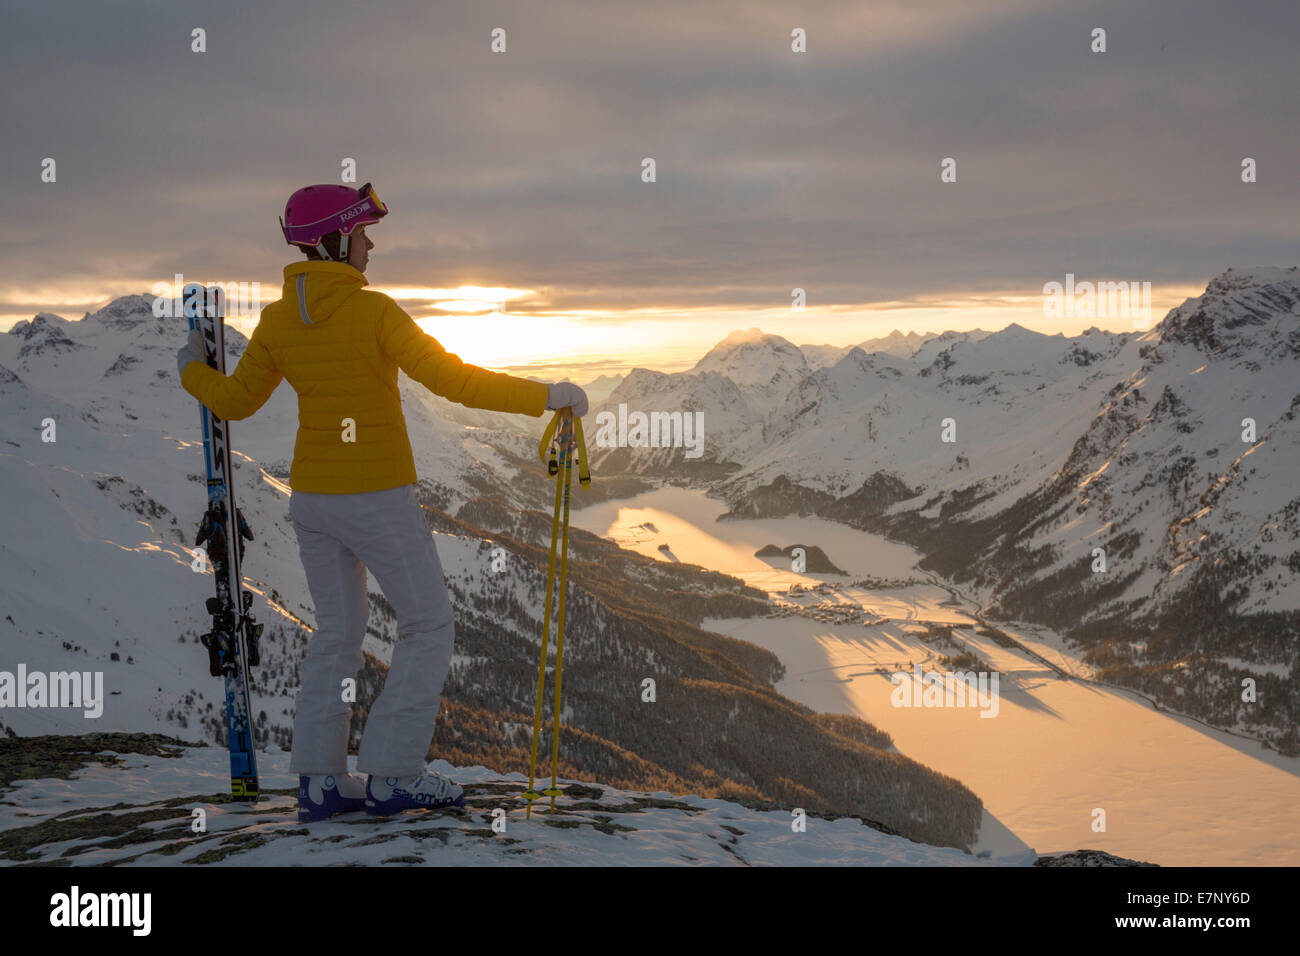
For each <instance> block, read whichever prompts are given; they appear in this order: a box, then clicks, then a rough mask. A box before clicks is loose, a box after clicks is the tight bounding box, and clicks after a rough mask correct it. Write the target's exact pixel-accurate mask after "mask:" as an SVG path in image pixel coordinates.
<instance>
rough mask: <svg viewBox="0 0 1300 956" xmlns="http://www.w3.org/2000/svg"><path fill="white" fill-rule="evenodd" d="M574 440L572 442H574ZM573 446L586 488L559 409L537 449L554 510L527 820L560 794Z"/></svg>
mask: <svg viewBox="0 0 1300 956" xmlns="http://www.w3.org/2000/svg"><path fill="white" fill-rule="evenodd" d="M557 426H558V427H559V436H558V439H559V442H558V444H559V445H560V458H561V461H563V463H564V467H563V469H562V470H563V476H562V478H563V480H561V474H560V472H561V468H560V467H559V465H558V463H557V462H556V460H555V446H554V444H552V438H554V437H556V429H557ZM575 439H576V441H575ZM575 444H576V447H577V451H578V481H579V483H580V484H581V485H582V486H583V487H584V488H585V487H587V486H588V485H590V484H591V473H590V471H589V469H588V466H587V443H586V441H585V439H584V437H583V434H582V419H580V418H576V417H574V416H573V414H572V412H571V410H570V409H568V408H563V409H560V410H559V411H557V412H556V413H555V417H554V418H552V419H551V423H550V425H548V426H547V428H546V432H545V434H543V435H542V440H541V442H540V443H539V444H538V446H537V454H538V457H539V458H541V459H542V461H547V456H546V452H547V448H548V446H549V448H550V453H551V454H550V461H549V462H548V464H547V473H548V474H549V475H551V476H553V477H555V479H556V482H555V509H554V514H553V515H552V518H551V555H550V561H549V564H548V566H547V571H546V605H545V611H544V620H543V622H542V624H543V627H542V646H541V658H540V660H539V661H538V665H537V705H536V708H535V709H534V711H533V742H532V754H531V756H530V759H529V765H528V790H527V791H526V792H525V793H524V794H523V798H524V800H526V801H528V810H527V814H526V816H528V817H531V816H532V809H533V803H532V802H533V801H534V800H537V799H540V798H541V797H543V796H548V795H549V796H550V798H551V812H552V813H554V812H555V797H556V796H557V795H558V794H559V793H560V790H559V789H558V788H557V787H556V782H557V780H556V778H557V773H558V768H559V746H560V745H559V740H560V736H559V735H560V713H561V711H560V688H561V681H562V679H563V666H564V607H565V594H566V590H567V586H568V545H569V489H570V486H571V478H570V476H571V474H572V467H573V454H572V452H573V448H574V446H575ZM561 508H563V526H564V530H563V537H562V538H561V533H560V523H561V520H560V519H561ZM557 539H559V540H560V541H561V542H562V543H561V549H560V606H559V617H558V619H557V621H556V661H555V707H554V710H553V715H552V731H553V736H552V747H551V786H550V788H549V789H547V790H544V791H542V792H541V793H538V792H537V790H536V789H535V781H536V777H537V744H538V739H539V737H540V735H541V725H542V697H543V695H544V694H545V691H546V651H547V648H548V644H549V638H550V633H551V609H552V607H553V606H554V594H555V547H556V543H557Z"/></svg>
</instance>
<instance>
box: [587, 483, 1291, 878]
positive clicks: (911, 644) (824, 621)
mask: <svg viewBox="0 0 1300 956" xmlns="http://www.w3.org/2000/svg"><path fill="white" fill-rule="evenodd" d="M722 510H723V506H722V504H721V503H720V502H718V501H716V500H714V499H710V498H706V497H705V496H704V494H703V493H702V492H696V491H687V490H684V489H679V488H665V489H660V490H658V491H655V492H651V493H649V494H646V495H642V496H639V497H638V498H636V499H633V500H631V501H623V502H610V503H607V504H604V505H598V506H593V507H591V508H588V509H584V510H583V511H581V512H575V515H574V518H573V519H572V520H573V522H574V523H575V524H578V525H579V526H581V527H583V528H585V529H587V530H589V531H593V532H595V533H598V534H603V535H607V536H609V537H613V538H615V539H617V540H620V543H623V544H624V545H625V546H628V547H635V548H636V549H637V550H640V551H642V553H645V554H650V555H656V554H658V551H657V548H658V545H659V544H661V543H664V542H667V543H668V544H670V546H671V549H672V551H673V554H674V555H675V556H676V557H677V558H678V559H679V560H682V561H686V562H691V563H699V564H703V565H704V566H706V567H711V568H713V569H714V570H723V571H727V572H728V573H732V574H736V575H737V576H739V577H742V578H744V579H745V580H746V581H748V582H749V583H750V584H753V585H754V586H756V587H760V588H763V589H764V590H767V591H768V592H769V594H770V596H771V597H772V600H773V602H774V606H775V607H776V608H778V609H780V613H779V616H773V617H769V618H749V619H736V620H706V621H705V622H704V626H705V627H706V628H709V629H711V630H715V631H718V632H720V633H724V634H728V635H730V636H732V637H737V638H741V639H744V640H746V641H750V642H752V643H754V644H757V645H758V646H760V647H764V648H767V649H768V650H771V651H772V652H773V653H775V654H777V656H778V657H779V658H780V659H781V661H782V663H783V664H784V665H785V667H786V677H785V679H784V680H783V681H781V682H780V683H779V684H778V685H777V690H779V691H780V692H781V693H782V694H785V695H786V696H788V697H790V698H791V699H793V700H796V701H799V702H800V703H803V704H805V705H807V706H809V707H812V708H813V709H815V710H818V711H824V712H830V713H849V714H855V715H857V716H859V717H861V718H863V719H864V720H867V721H869V722H871V723H872V724H874V725H876V726H877V727H879V728H881V729H882V730H884V731H886V732H887V733H889V734H890V735H891V736H892V738H893V740H894V743H895V746H896V747H897V749H898V750H899V751H901V752H902V753H904V754H906V755H907V756H909V757H912V758H913V759H916V760H918V761H920V762H921V763H923V764H925V765H926V766H928V767H931V768H932V769H935V770H938V771H939V772H941V773H946V774H949V775H951V776H953V777H956V778H957V779H958V780H960V781H961V782H962V783H964V784H965V785H966V786H968V787H970V788H971V790H973V791H974V792H975V793H976V794H977V795H978V796H979V797H980V798H981V800H983V802H984V806H985V810H986V818H985V825H984V828H983V830H982V832H981V839H980V843H979V844H978V845H977V847H976V850H977V851H978V850H990V851H992V852H993V853H995V854H1002V853H1016V852H1021V851H1023V849H1024V848H1025V847H1026V846H1027V847H1032V848H1034V849H1035V850H1036V851H1037V852H1039V853H1047V852H1055V851H1061V850H1067V849H1072V848H1076V847H1081V846H1086V847H1094V848H1097V849H1102V850H1106V851H1109V852H1111V853H1113V854H1116V855H1118V856H1122V857H1128V858H1133V859H1140V860H1149V861H1151V862H1154V863H1159V864H1163V865H1193V864H1203V865H1235V866H1258V865H1296V864H1300V759H1294V758H1285V757H1281V756H1279V755H1277V754H1276V753H1273V752H1272V751H1266V750H1264V749H1263V748H1262V747H1260V746H1259V745H1258V744H1257V743H1254V742H1252V741H1249V740H1245V739H1243V738H1240V737H1236V736H1233V735H1231V734H1228V733H1224V732H1221V731H1217V730H1214V729H1211V728H1208V727H1206V726H1204V725H1202V724H1199V723H1197V722H1196V721H1193V720H1190V719H1185V718H1180V717H1177V716H1173V715H1170V714H1168V713H1166V712H1163V711H1157V710H1155V709H1154V708H1153V707H1152V705H1151V704H1150V703H1148V702H1147V701H1146V700H1144V699H1143V698H1141V697H1140V696H1138V695H1136V694H1134V693H1132V692H1130V691H1127V690H1122V689H1118V688H1113V687H1105V686H1099V685H1096V684H1093V683H1089V682H1087V681H1086V680H1077V679H1071V678H1070V676H1069V675H1075V676H1077V677H1084V678H1086V677H1088V676H1090V670H1089V669H1088V668H1087V667H1086V665H1084V664H1083V663H1082V662H1081V661H1079V660H1078V659H1077V657H1076V656H1075V655H1074V654H1073V653H1072V652H1071V651H1070V650H1069V649H1068V648H1067V647H1066V646H1065V643H1064V642H1063V641H1061V639H1060V638H1059V637H1057V636H1056V635H1053V634H1051V633H1050V632H1048V631H1045V630H1043V629H1041V628H1033V629H1025V628H1017V627H1012V626H1002V625H999V626H1000V627H1001V629H1002V630H1003V631H1005V632H1007V633H1008V634H1009V635H1010V636H1011V637H1012V638H1014V639H1015V640H1016V641H1017V642H1019V644H1020V645H1021V646H1019V647H1003V646H1000V645H999V643H998V642H997V641H996V640H994V639H993V638H991V637H987V636H983V635H980V634H977V633H976V631H975V626H976V625H975V624H974V621H975V615H976V613H977V612H978V610H979V605H978V603H977V601H976V600H974V599H971V598H968V597H966V596H965V595H963V594H961V593H960V592H959V591H956V590H955V589H953V588H951V586H947V585H944V583H943V582H940V581H937V580H935V579H933V578H932V576H929V575H927V574H926V572H923V571H919V570H917V569H916V568H915V566H914V562H915V559H916V555H915V554H914V553H909V551H910V549H908V548H906V547H905V546H902V545H898V544H896V543H893V542H888V541H884V540H882V539H879V538H876V537H875V536H872V535H868V534H865V533H862V532H858V531H854V530H852V529H850V528H846V527H844V526H841V525H835V524H832V523H830V522H825V521H821V520H819V519H790V518H787V519H761V520H754V521H724V522H718V521H715V520H714V518H715V517H716V515H717V514H718V513H720V512H721V511H722ZM647 525H649V526H650V527H652V528H654V529H655V533H649V532H648V531H647V530H646V527H647ZM795 543H801V544H816V545H817V546H819V547H821V548H822V549H823V550H824V551H825V552H826V554H827V555H828V556H829V558H830V560H831V561H832V562H833V563H835V564H836V565H837V566H839V567H842V568H844V569H845V570H846V571H848V572H849V576H848V577H847V578H844V577H838V576H826V577H825V578H821V577H817V576H811V575H806V574H804V575H800V574H793V573H791V572H788V571H784V570H781V569H780V568H778V567H776V566H774V565H773V564H771V563H768V562H765V561H763V560H761V559H759V558H755V557H753V554H754V552H755V551H756V550H758V549H759V548H761V547H763V546H764V545H766V544H776V545H778V546H786V545H790V544H795ZM660 557H661V559H662V555H660ZM712 562H716V563H712ZM868 575H871V576H875V577H879V578H890V579H895V580H899V579H911V580H912V581H913V582H914V583H910V584H907V585H905V586H900V587H891V588H887V589H880V590H875V589H867V588H863V587H852V586H849V585H848V584H847V583H846V584H831V583H830V582H835V581H838V582H848V581H850V580H854V579H861V578H864V577H866V576H868ZM823 583H824V584H825V586H824V587H821V588H819V589H818V590H811V591H809V590H805V591H802V592H796V593H793V594H792V593H791V592H790V590H789V588H790V585H791V584H799V585H801V586H803V587H806V588H817V587H818V585H821V584H823ZM931 624H950V625H953V632H952V640H951V641H946V640H939V641H936V640H935V639H934V638H933V635H932V634H931V635H926V633H925V632H926V628H927V626H928V625H931ZM927 636H928V637H929V638H930V639H929V640H923V637H927ZM962 652H967V653H971V654H973V655H974V656H975V657H976V658H977V659H978V660H979V661H981V662H983V663H981V664H980V665H978V667H977V668H975V669H977V670H989V671H993V672H997V674H998V676H999V692H1000V693H999V701H998V707H997V711H996V716H991V717H982V716H981V710H980V709H979V708H977V707H976V708H970V707H968V708H964V709H963V708H953V707H947V708H904V707H896V706H894V704H893V702H892V699H891V698H892V695H893V691H894V685H893V684H892V683H891V682H890V677H889V675H890V674H891V673H893V672H896V671H910V670H911V669H912V667H913V665H914V664H919V665H920V666H921V668H922V669H923V670H927V671H928V670H945V669H947V668H945V667H944V666H943V665H941V664H940V660H939V659H940V657H941V656H943V655H947V656H958V655H959V654H960V653H962ZM984 665H987V668H986V667H985V666H984ZM989 712H990V713H992V708H989ZM1098 811H1104V813H1105V831H1104V832H1099V831H1095V830H1094V828H1093V827H1094V821H1095V820H1098V819H1099V814H1098Z"/></svg>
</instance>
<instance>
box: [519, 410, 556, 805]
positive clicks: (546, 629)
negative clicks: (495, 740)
mask: <svg viewBox="0 0 1300 956" xmlns="http://www.w3.org/2000/svg"><path fill="white" fill-rule="evenodd" d="M559 419H560V413H559V412H556V413H555V417H554V418H552V419H551V424H550V425H549V426H548V427H547V429H546V433H545V434H544V435H543V436H542V442H541V444H540V445H539V446H538V448H537V452H538V455H539V456H540V457H541V459H542V461H546V448H547V446H548V445H550V444H551V436H552V435H554V433H555V426H556V424H558V422H559ZM558 471H559V469H558V468H557V466H556V462H555V448H554V447H552V448H551V459H550V463H549V466H548V472H549V473H550V474H552V475H555V474H557V473H558ZM560 492H561V488H560V483H559V481H558V480H557V481H556V483H555V514H554V517H553V518H552V519H551V559H550V563H549V564H548V566H547V569H546V605H545V608H546V609H545V612H544V615H543V617H542V650H541V655H540V658H539V660H538V662H537V704H536V706H535V708H534V710H533V749H532V755H531V756H530V758H529V761H528V790H527V791H526V792H525V793H524V799H525V800H527V801H528V805H527V806H528V809H527V811H526V812H525V814H524V816H525V818H531V817H532V815H533V801H534V800H538V799H540V798H541V796H542V794H540V793H538V792H537V790H536V789H535V788H534V785H533V784H534V780H535V779H536V776H537V738H538V737H539V736H540V734H541V730H542V697H543V695H544V694H545V693H546V649H547V644H548V641H549V639H550V636H551V607H552V597H553V595H554V593H555V545H556V540H557V538H558V537H559V535H558V534H557V531H558V528H557V525H558V524H559V521H560Z"/></svg>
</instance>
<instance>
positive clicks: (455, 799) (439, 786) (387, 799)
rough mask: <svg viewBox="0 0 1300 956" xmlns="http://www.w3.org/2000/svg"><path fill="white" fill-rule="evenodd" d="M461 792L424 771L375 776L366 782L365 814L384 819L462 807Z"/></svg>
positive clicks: (454, 786)
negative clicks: (403, 814)
mask: <svg viewBox="0 0 1300 956" xmlns="http://www.w3.org/2000/svg"><path fill="white" fill-rule="evenodd" d="M464 805H465V791H464V790H463V789H461V788H460V787H459V786H457V785H456V784H455V783H453V782H452V781H451V780H450V779H448V778H447V777H444V776H443V775H442V774H440V773H434V772H433V771H432V770H425V771H424V773H421V774H417V775H416V776H414V777H376V776H374V775H373V774H372V775H371V777H370V779H369V780H368V781H366V813H368V814H370V815H371V816H373V817H386V816H391V815H392V814H394V813H401V812H402V811H403V810H437V809H439V808H440V807H451V806H455V807H463V806H464Z"/></svg>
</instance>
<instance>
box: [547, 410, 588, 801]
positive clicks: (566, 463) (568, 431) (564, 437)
mask: <svg viewBox="0 0 1300 956" xmlns="http://www.w3.org/2000/svg"><path fill="white" fill-rule="evenodd" d="M575 421H576V419H574V418H572V417H570V416H566V417H565V418H564V420H563V421H562V422H561V423H560V461H561V462H563V472H564V474H563V476H562V478H563V485H564V517H563V518H562V519H561V524H560V527H561V528H562V529H563V530H562V534H563V538H562V539H561V541H560V613H559V616H558V617H557V618H556V621H555V705H554V707H553V709H552V711H551V714H552V717H551V725H552V732H551V788H550V789H549V790H543V791H542V792H543V793H545V794H546V795H547V796H548V797H550V798H551V812H552V813H554V812H555V798H556V797H558V796H559V795H560V790H559V789H558V788H557V787H556V785H555V783H556V773H557V772H558V770H559V766H560V719H561V717H562V716H563V714H564V711H563V710H562V709H561V703H560V689H561V688H562V687H563V686H564V601H565V598H567V597H568V595H569V485H570V482H571V478H570V475H571V473H572V469H573V424H574V422H575ZM579 427H581V426H579ZM560 480H561V479H560V477H557V478H556V482H557V483H558V482H559V481H560Z"/></svg>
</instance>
